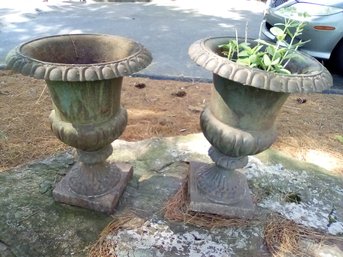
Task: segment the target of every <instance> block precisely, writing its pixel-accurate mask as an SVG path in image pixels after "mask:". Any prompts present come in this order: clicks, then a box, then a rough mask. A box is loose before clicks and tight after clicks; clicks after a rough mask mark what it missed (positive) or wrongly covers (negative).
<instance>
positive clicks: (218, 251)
mask: <svg viewBox="0 0 343 257" xmlns="http://www.w3.org/2000/svg"><path fill="white" fill-rule="evenodd" d="M107 240H109V241H111V242H112V243H113V245H114V246H115V249H114V251H113V252H115V253H116V254H117V255H116V256H118V257H120V256H121V254H122V256H126V255H125V253H127V252H130V251H134V252H137V251H139V250H147V251H152V252H154V254H158V253H159V255H158V256H164V254H163V253H165V252H173V253H174V254H175V255H180V256H192V257H203V256H211V257H229V256H233V255H232V249H231V248H230V247H229V246H227V245H226V244H224V243H223V242H220V241H218V240H216V241H215V240H214V239H213V236H212V235H211V234H210V233H200V232H198V231H188V232H185V233H183V234H180V233H175V232H173V231H172V230H171V229H170V227H169V226H168V225H167V224H166V223H164V222H161V221H158V222H154V221H152V220H150V221H147V222H145V223H144V224H143V225H142V226H141V227H138V228H134V229H129V230H120V231H119V232H118V233H117V234H115V235H109V236H108V237H107ZM152 252H151V253H152ZM153 256H155V255H153Z"/></svg>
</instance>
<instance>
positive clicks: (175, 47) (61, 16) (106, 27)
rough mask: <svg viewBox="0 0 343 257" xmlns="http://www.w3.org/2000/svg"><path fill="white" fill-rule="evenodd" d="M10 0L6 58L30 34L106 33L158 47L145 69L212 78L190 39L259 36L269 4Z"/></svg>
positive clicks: (2, 36)
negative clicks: (191, 51) (192, 54)
mask: <svg viewBox="0 0 343 257" xmlns="http://www.w3.org/2000/svg"><path fill="white" fill-rule="evenodd" d="M4 2H5V1H2V3H1V4H0V18H1V21H0V42H1V44H0V64H1V63H4V59H5V56H6V54H7V52H8V51H9V50H10V49H12V48H13V47H15V46H17V45H19V44H20V43H22V42H25V41H28V40H30V39H34V38H37V37H42V36H48V35H54V34H68V33H106V34H116V35H121V36H126V37H129V38H132V39H134V40H136V41H139V42H141V43H142V44H143V45H145V46H146V47H147V48H148V49H149V50H150V51H151V52H152V54H153V57H154V60H153V63H152V64H151V65H150V66H149V67H148V68H147V69H145V70H144V71H142V72H141V73H140V75H145V76H153V77H161V78H165V77H172V78H178V79H180V78H183V79H185V78H186V79H187V78H196V79H202V80H211V74H210V73H209V72H208V71H206V70H203V69H202V68H200V67H198V66H196V65H195V64H194V63H193V62H192V61H191V60H190V59H189V57H188V54H187V51H188V47H189V46H190V44H192V43H193V42H194V41H196V40H198V39H201V38H205V37H209V36H223V35H229V36H234V35H235V29H237V31H238V35H240V36H244V33H245V28H246V27H248V35H249V37H252V38H255V37H257V36H258V33H259V24H260V22H261V20H262V13H263V8H264V3H262V2H258V1H254V0H251V1H248V0H239V1H226V3H225V2H224V1H222V0H211V1H199V0H174V1H172V0H153V1H152V2H150V3H144V2H137V3H128V2H125V3H114V2H112V3H107V2H94V1H91V0H88V1H87V3H83V2H80V1H79V0H66V1H62V0H49V2H48V3H46V2H43V1H42V0H30V1H27V0H15V1H14V0H13V1H6V2H5V3H4ZM223 3H225V4H223ZM247 24H248V25H247ZM246 25H247V26H246ZM335 87H336V88H341V89H343V79H342V78H341V77H336V78H335ZM342 92H343V91H342Z"/></svg>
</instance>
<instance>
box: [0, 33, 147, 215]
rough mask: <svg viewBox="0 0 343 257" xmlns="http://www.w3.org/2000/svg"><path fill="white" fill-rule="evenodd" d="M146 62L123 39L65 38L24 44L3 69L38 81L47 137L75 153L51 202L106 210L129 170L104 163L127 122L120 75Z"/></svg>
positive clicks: (97, 36) (109, 209) (144, 55)
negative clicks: (43, 91)
mask: <svg viewBox="0 0 343 257" xmlns="http://www.w3.org/2000/svg"><path fill="white" fill-rule="evenodd" d="M151 61H152V57H151V54H150V52H149V51H148V50H147V49H145V48H144V47H143V46H142V45H141V44H139V43H137V42H135V41H133V40H131V39H128V38H124V37H119V36H113V35H100V34H70V35H56V36H50V37H43V38H39V39H36V40H32V41H29V42H27V43H24V44H22V45H20V46H18V47H17V48H15V49H13V50H12V51H11V52H10V53H9V54H8V56H7V58H6V62H7V67H8V68H10V69H12V70H15V71H17V72H20V73H22V74H23V75H27V76H32V77H34V78H37V79H44V80H45V81H46V83H47V86H48V88H49V92H50V95H51V98H52V102H53V110H52V112H51V114H50V122H51V128H52V131H53V133H54V134H55V135H56V136H57V137H58V138H59V139H60V140H61V141H63V142H64V143H66V144H67V145H69V146H72V147H75V148H76V149H77V162H76V163H75V165H74V166H73V167H72V169H71V170H70V171H69V173H68V174H67V175H66V177H65V178H63V179H62V181H61V182H60V183H59V184H58V185H57V186H56V188H55V189H54V191H53V195H54V198H55V200H57V201H61V202H64V203H69V204H73V205H78V206H82V207H86V208H91V209H96V210H100V211H104V212H112V211H113V210H114V207H115V205H116V202H117V201H118V199H119V196H120V194H121V193H122V191H123V190H124V188H125V184H126V183H127V181H128V179H129V177H130V176H131V173H132V169H131V168H130V167H128V166H125V165H123V164H113V163H110V162H109V161H107V160H106V159H107V158H108V157H109V156H110V155H111V153H112V146H111V142H113V141H114V140H115V139H117V138H118V137H119V136H120V135H121V134H122V133H123V131H124V129H125V127H126V124H127V112H126V110H125V109H124V108H123V107H122V106H121V104H120V95H121V86H122V80H123V77H124V76H128V75H130V74H132V73H135V72H138V71H140V70H142V69H144V68H145V67H146V66H148V65H149V64H150V63H151Z"/></svg>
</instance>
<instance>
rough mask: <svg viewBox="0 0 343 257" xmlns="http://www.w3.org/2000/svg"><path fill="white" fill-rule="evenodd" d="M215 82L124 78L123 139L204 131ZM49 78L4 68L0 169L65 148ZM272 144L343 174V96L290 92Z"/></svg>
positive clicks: (0, 96) (1, 78) (0, 80)
mask: <svg viewBox="0 0 343 257" xmlns="http://www.w3.org/2000/svg"><path fill="white" fill-rule="evenodd" d="M210 94H211V84H206V83H186V82H179V81H168V80H151V79H148V78H125V79H124V85H123V90H122V105H123V106H124V107H125V108H126V109H127V110H128V114H129V121H128V125H127V127H126V130H125V132H124V133H123V135H122V136H121V137H120V139H125V140H128V141H137V140H142V139H146V138H150V137H167V136H175V135H186V134H190V133H195V132H200V126H199V115H200V112H201V110H202V108H203V107H204V106H205V105H206V104H207V103H208V101H209V97H210ZM51 108H52V107H51V100H50V97H49V93H48V90H47V89H46V87H45V82H44V81H41V80H35V79H33V78H29V77H24V76H22V75H19V74H15V73H13V72H11V71H0V171H3V170H7V169H9V168H12V167H15V166H17V165H20V164H24V163H26V162H29V161H31V160H34V159H38V158H43V157H45V156H48V155H51V154H54V153H56V152H59V151H62V150H65V149H66V148H67V146H66V145H64V144H63V143H62V142H60V141H59V140H58V139H57V138H56V137H55V136H54V135H53V134H52V132H51V131H50V124H49V120H48V116H49V113H50V111H51ZM277 126H278V132H279V138H278V140H277V141H276V142H275V143H274V145H273V146H272V147H273V148H275V149H278V150H281V151H282V152H284V153H286V154H288V155H290V156H293V157H295V158H297V159H299V160H306V161H310V162H313V163H316V164H319V165H321V166H323V167H325V168H327V169H329V170H332V171H333V172H338V173H341V174H342V175H343V96H339V95H327V94H325V95H324V94H310V95H298V94H294V95H291V96H290V97H289V98H288V100H287V102H286V103H285V105H284V106H283V108H282V111H281V113H280V114H279V116H278V120H277Z"/></svg>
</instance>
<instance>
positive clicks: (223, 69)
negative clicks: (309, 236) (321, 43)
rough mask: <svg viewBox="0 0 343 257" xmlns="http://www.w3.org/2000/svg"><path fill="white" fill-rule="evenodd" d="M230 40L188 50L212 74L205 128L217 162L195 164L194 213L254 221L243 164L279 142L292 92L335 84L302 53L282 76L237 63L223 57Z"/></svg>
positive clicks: (212, 41) (208, 41) (205, 42)
mask: <svg viewBox="0 0 343 257" xmlns="http://www.w3.org/2000/svg"><path fill="white" fill-rule="evenodd" d="M229 40H230V38H228V37H218V38H208V39H203V40H199V41H197V42H195V43H193V44H192V45H191V46H190V48H189V55H190V57H191V59H192V60H194V61H195V62H196V63H197V64H199V65H201V66H202V67H204V68H205V69H207V70H209V71H211V72H213V84H214V87H213V90H212V96H211V100H210V103H209V105H208V106H207V107H206V108H205V110H204V111H203V112H202V114H201V117H200V125H201V129H202V131H203V134H204V135H205V137H206V138H207V140H208V141H209V142H210V143H211V145H212V147H211V148H210V150H209V156H210V157H211V159H212V160H213V161H214V164H211V165H208V164H203V163H191V165H190V180H189V193H190V200H191V202H190V208H191V209H192V210H194V211H199V212H207V213H215V214H220V215H225V216H231V217H240V218H250V217H252V216H253V215H254V211H255V204H254V200H253V197H252V195H251V193H250V190H249V187H248V183H247V179H246V177H245V175H244V170H243V168H244V166H246V164H247V163H248V156H249V155H255V154H258V153H260V152H262V151H264V150H266V149H267V148H269V147H270V146H271V145H272V144H273V142H274V141H275V140H276V136H277V131H276V127H275V119H276V117H277V115H278V112H279V111H280V109H281V107H282V105H283V104H284V102H285V101H286V99H287V98H288V96H289V95H290V93H309V92H321V91H323V90H324V89H327V88H329V87H331V86H332V77H331V75H330V73H329V72H328V70H327V69H326V68H325V67H323V66H322V65H321V64H320V63H319V62H318V61H317V60H315V59H314V58H312V57H310V56H308V55H305V54H303V53H300V52H295V57H294V58H293V59H292V60H291V61H290V62H289V64H288V65H287V67H288V68H289V70H290V71H291V73H292V75H281V74H277V73H271V72H266V71H263V70H259V69H254V68H249V67H247V66H243V65H239V64H236V63H235V62H233V61H230V60H229V59H228V58H226V57H224V56H222V55H221V54H220V51H219V48H218V45H221V44H224V43H227V42H228V41H229Z"/></svg>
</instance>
